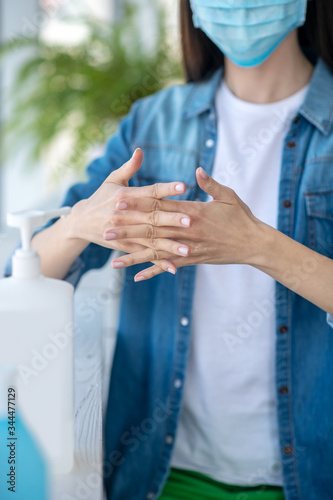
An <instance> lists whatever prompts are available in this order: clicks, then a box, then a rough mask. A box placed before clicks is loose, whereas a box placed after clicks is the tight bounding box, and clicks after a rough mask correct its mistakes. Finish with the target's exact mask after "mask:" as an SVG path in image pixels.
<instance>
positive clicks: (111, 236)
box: [104, 233, 117, 240]
mask: <svg viewBox="0 0 333 500" xmlns="http://www.w3.org/2000/svg"><path fill="white" fill-rule="evenodd" d="M115 238H117V235H116V233H105V236H104V239H105V240H114V239H115Z"/></svg>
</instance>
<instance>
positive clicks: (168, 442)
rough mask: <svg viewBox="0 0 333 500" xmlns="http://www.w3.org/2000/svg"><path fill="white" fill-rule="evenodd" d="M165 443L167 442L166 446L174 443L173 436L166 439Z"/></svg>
mask: <svg viewBox="0 0 333 500" xmlns="http://www.w3.org/2000/svg"><path fill="white" fill-rule="evenodd" d="M165 442H166V444H172V443H173V436H170V435H169V436H167V437H166V438H165Z"/></svg>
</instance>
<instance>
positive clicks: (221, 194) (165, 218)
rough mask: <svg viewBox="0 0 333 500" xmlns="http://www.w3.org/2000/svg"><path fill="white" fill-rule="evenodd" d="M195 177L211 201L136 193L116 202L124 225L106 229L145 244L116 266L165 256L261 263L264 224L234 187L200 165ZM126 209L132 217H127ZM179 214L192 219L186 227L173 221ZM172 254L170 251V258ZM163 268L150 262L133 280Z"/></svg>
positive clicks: (182, 261)
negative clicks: (137, 195)
mask: <svg viewBox="0 0 333 500" xmlns="http://www.w3.org/2000/svg"><path fill="white" fill-rule="evenodd" d="M196 175H197V181H198V184H199V186H200V187H201V188H202V189H203V190H204V191H205V192H206V193H208V194H210V195H211V196H212V197H213V201H211V202H207V203H202V202H193V201H177V200H156V199H152V198H135V197H133V198H132V197H131V198H128V199H125V198H122V199H121V200H120V202H119V204H118V208H119V209H122V210H123V213H124V215H123V217H122V223H123V227H119V228H118V229H112V230H111V229H110V231H112V232H114V234H115V235H116V238H117V239H119V240H122V239H125V240H127V239H132V238H141V240H140V241H142V243H143V244H144V246H146V247H149V248H147V249H145V250H140V251H138V252H131V253H130V254H129V255H125V256H122V257H119V258H117V259H114V260H113V261H112V265H113V266H114V267H120V266H126V267H127V266H132V265H134V264H139V263H143V262H149V261H152V260H160V259H163V258H166V257H167V258H168V260H169V261H170V262H172V263H173V264H174V265H175V266H176V267H177V268H178V267H182V266H188V265H193V264H202V263H206V264H252V265H255V264H260V258H259V256H260V247H261V238H262V236H263V228H262V225H263V226H264V224H262V223H260V221H259V220H258V219H257V218H256V217H254V215H253V214H252V212H251V211H250V209H249V208H248V207H247V205H245V203H243V202H242V200H240V198H239V197H238V196H237V195H236V193H235V192H234V191H233V190H232V189H230V188H227V187H225V186H222V185H221V184H219V183H218V182H216V181H215V180H214V179H212V178H211V177H210V176H208V175H207V174H206V172H204V170H202V169H201V168H200V169H197V172H196ZM125 205H127V207H125ZM127 211H128V214H130V215H126V213H127ZM180 213H183V214H187V216H188V218H189V219H190V225H189V226H188V227H181V225H179V224H178V225H176V224H174V223H173V221H172V217H173V216H174V215H175V214H180ZM133 214H136V215H135V216H133ZM184 217H185V216H184ZM133 222H135V223H136V224H133ZM142 238H143V239H142ZM168 238H171V240H169V239H168ZM173 240H176V241H177V244H175V242H174V241H173ZM167 242H168V243H167ZM179 244H182V245H184V246H185V247H186V246H187V247H188V248H189V252H188V255H187V256H186V255H185V254H184V256H177V253H178V255H179V253H180V252H179V249H178V250H177V246H179ZM173 245H175V247H173ZM166 250H167V251H168V252H169V254H168V253H166ZM170 253H173V255H172V256H170ZM119 263H120V264H119ZM161 272H163V270H161V269H160V268H158V267H156V266H153V267H150V268H148V269H145V270H143V271H140V273H138V274H137V275H136V276H135V280H136V281H139V280H140V279H149V278H152V277H153V276H156V275H157V274H159V273H161Z"/></svg>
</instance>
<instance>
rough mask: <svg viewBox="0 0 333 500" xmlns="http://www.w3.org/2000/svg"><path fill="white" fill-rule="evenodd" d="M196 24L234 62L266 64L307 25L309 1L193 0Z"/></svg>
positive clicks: (250, 64)
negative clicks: (294, 34)
mask: <svg viewBox="0 0 333 500" xmlns="http://www.w3.org/2000/svg"><path fill="white" fill-rule="evenodd" d="M190 4H191V8H192V12H193V22H194V25H195V26H196V27H197V28H201V29H202V31H204V32H205V33H206V35H207V36H208V37H209V38H210V39H211V40H212V41H213V42H214V43H215V45H217V46H218V47H219V49H220V50H221V51H222V52H223V53H224V54H225V55H226V56H227V57H228V58H229V59H231V60H232V61H233V62H234V63H236V64H238V65H240V66H245V67H250V66H256V65H258V64H261V63H262V62H263V61H265V60H266V59H267V58H268V57H269V56H270V54H271V53H272V52H273V51H274V50H275V49H276V47H277V46H278V45H279V44H280V43H281V42H282V40H284V39H285V38H286V36H287V35H288V34H289V33H290V32H291V31H293V30H294V29H295V28H298V27H300V26H302V25H303V24H304V23H305V18H306V8H307V0H238V1H237V2H236V1H235V0H190Z"/></svg>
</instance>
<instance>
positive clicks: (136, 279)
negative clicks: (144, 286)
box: [134, 276, 145, 281]
mask: <svg viewBox="0 0 333 500" xmlns="http://www.w3.org/2000/svg"><path fill="white" fill-rule="evenodd" d="M144 279H145V277H144V276H135V278H134V281H142V280H144Z"/></svg>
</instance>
